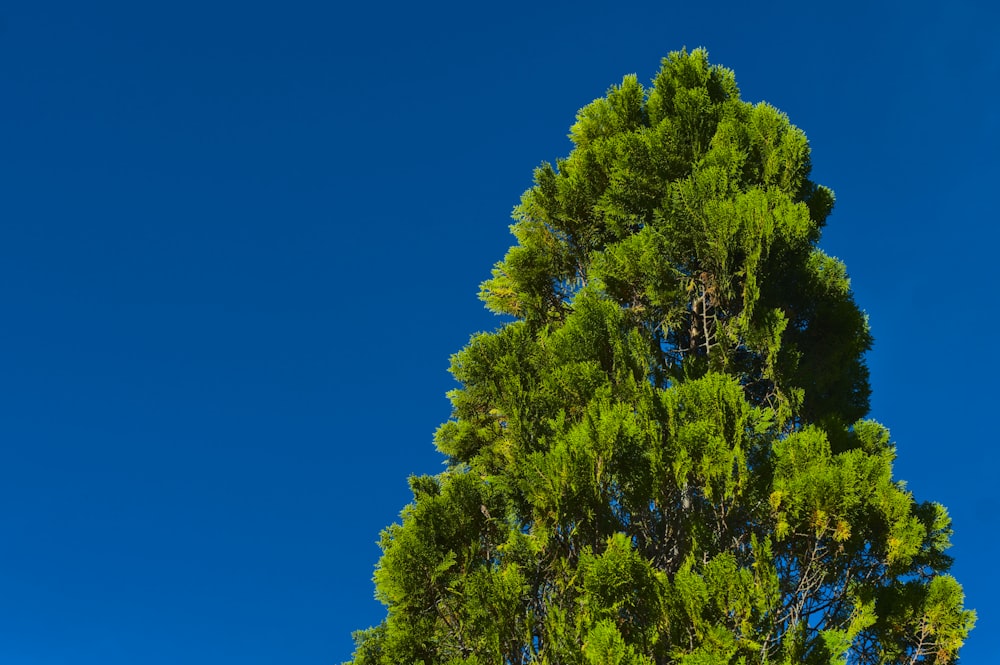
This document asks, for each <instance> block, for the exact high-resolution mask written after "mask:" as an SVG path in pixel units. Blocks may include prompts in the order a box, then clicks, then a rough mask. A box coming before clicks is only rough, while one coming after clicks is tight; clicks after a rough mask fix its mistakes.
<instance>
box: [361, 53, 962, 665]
mask: <svg viewBox="0 0 1000 665" xmlns="http://www.w3.org/2000/svg"><path fill="white" fill-rule="evenodd" d="M570 137H571V139H572V141H573V143H574V149H573V151H572V152H571V154H570V155H569V157H567V158H566V159H563V160H560V161H558V162H557V163H556V165H555V166H552V165H549V164H543V165H542V166H541V167H540V168H538V169H537V170H536V172H535V185H534V186H533V187H532V188H531V189H530V190H528V191H527V192H526V193H525V194H524V196H523V198H522V201H521V204H520V205H519V206H518V207H517V208H516V210H515V213H514V217H515V220H516V223H515V224H514V225H513V226H512V231H513V233H514V235H515V236H516V238H517V241H518V242H517V244H516V245H515V246H514V247H512V248H511V249H510V251H509V252H508V253H507V255H506V257H505V258H504V260H503V261H502V262H500V263H498V264H497V266H496V268H495V269H494V271H493V276H492V278H491V279H489V280H488V281H486V282H485V283H484V284H483V286H482V292H481V296H482V298H483V300H484V301H485V302H486V304H487V306H488V307H489V308H490V309H492V310H493V311H495V312H497V313H500V314H503V315H508V317H509V318H510V319H511V320H510V322H509V323H506V324H505V325H503V326H502V327H500V328H499V329H498V330H496V331H495V332H491V333H483V334H479V335H476V336H474V337H473V338H472V340H471V341H470V342H469V344H468V346H467V347H466V348H465V349H463V350H462V351H460V352H459V353H457V354H456V355H455V356H454V357H453V359H452V368H451V371H452V373H453V374H454V376H455V377H456V378H457V379H458V381H459V382H460V383H461V386H462V387H461V388H460V389H458V390H455V391H453V392H452V393H451V394H450V398H451V401H452V404H453V407H454V411H453V418H452V420H450V421H449V422H447V423H445V424H444V425H442V426H441V428H440V429H439V430H438V432H437V434H436V443H437V446H438V448H439V449H440V450H441V452H442V453H444V454H445V455H447V457H448V469H447V470H446V471H445V472H444V473H442V474H440V475H438V476H434V477H429V476H421V477H413V478H411V479H410V486H411V488H412V490H413V494H414V501H413V503H411V504H410V505H409V506H407V507H406V508H405V509H404V510H403V513H402V520H401V523H400V524H394V525H392V526H390V527H389V528H387V529H386V530H385V531H384V532H383V534H382V539H381V545H382V550H383V556H382V558H381V561H380V562H379V565H378V568H377V570H376V572H375V584H376V595H377V597H378V598H379V599H380V600H381V601H382V602H383V603H384V604H385V605H386V606H387V608H388V614H387V617H386V618H385V620H384V621H383V622H382V623H381V624H380V625H379V626H377V627H374V628H371V629H368V630H363V631H359V632H358V633H356V634H355V640H356V644H357V650H356V652H355V654H354V661H353V662H354V663H356V664H357V665H374V664H376V663H384V664H390V663H391V664H393V665H395V664H400V663H402V664H410V663H423V664H424V665H437V664H446V663H448V664H458V663H465V664H468V665H472V664H478V665H487V664H490V665H494V664H495V665H501V664H521V663H547V664H551V665H556V664H559V665H571V664H572V665H585V664H586V665H619V664H620V665H625V664H629V665H639V664H652V663H657V664H667V663H677V664H683V665H715V664H723V663H725V664H737V663H739V664H742V665H750V664H757V663H852V664H854V663H945V662H951V661H953V660H954V659H955V658H956V657H957V653H958V649H959V647H960V646H961V644H962V642H963V641H964V640H965V638H966V636H967V634H968V632H969V630H970V629H971V627H972V625H973V622H974V618H975V615H974V613H973V612H971V611H969V610H966V609H964V608H963V595H962V589H961V587H960V586H959V584H958V583H957V582H956V581H955V580H954V579H953V578H952V577H950V576H949V575H947V574H946V572H947V570H948V568H949V566H950V564H951V560H950V558H949V557H948V556H947V555H946V554H945V553H944V552H945V550H946V549H947V547H948V545H949V543H948V539H949V535H950V533H951V529H950V521H949V518H948V515H947V513H946V512H945V509H944V508H943V507H942V506H941V505H939V504H936V503H917V502H915V501H914V498H913V497H912V495H911V494H910V493H909V492H908V491H906V490H905V489H904V486H903V484H902V483H900V482H898V481H895V480H893V477H892V463H893V460H894V457H895V454H896V453H895V448H894V447H893V445H892V444H891V443H890V438H889V433H888V431H887V430H886V429H885V428H884V427H882V426H881V425H879V424H877V423H875V422H872V421H869V420H861V418H863V417H864V416H865V414H866V413H867V411H868V399H869V386H868V372H867V370H866V367H865V364H864V353H865V352H866V351H867V350H868V348H869V347H870V344H871V336H870V334H869V331H868V326H867V322H866V318H865V315H864V314H863V313H862V312H861V311H860V310H859V309H858V307H857V306H856V305H855V303H854V301H853V298H852V295H851V291H850V287H849V282H848V278H847V274H846V271H845V268H844V265H843V264H842V263H841V262H840V261H838V260H837V259H835V258H832V257H830V256H827V255H826V254H824V253H823V252H822V251H820V250H819V249H818V248H817V246H816V244H817V241H818V240H819V237H820V232H821V230H822V228H823V226H824V224H825V223H826V219H827V216H828V215H829V213H830V211H831V209H832V207H833V194H832V192H831V191H830V190H829V189H827V188H825V187H822V186H820V185H817V184H815V183H813V182H812V181H811V180H810V179H809V175H810V157H809V145H808V143H807V141H806V137H805V135H804V134H803V133H802V132H801V131H800V130H799V129H797V128H796V127H794V126H793V125H791V124H790V123H789V121H788V119H787V117H786V116H784V115H783V114H782V113H780V112H779V111H777V110H776V109H775V108H773V107H771V106H769V105H767V104H757V105H751V104H749V103H746V102H743V101H741V100H740V98H739V91H738V89H737V86H736V83H735V80H734V77H733V74H732V72H731V71H729V70H727V69H723V68H721V67H718V66H713V65H710V64H709V62H708V59H707V55H706V53H705V52H704V51H702V50H696V51H694V52H692V53H686V52H679V53H672V54H671V55H670V56H669V57H667V58H666V59H664V61H663V64H662V68H661V70H660V72H659V73H658V74H657V76H656V77H655V79H654V80H653V82H652V87H650V88H648V89H644V88H643V87H642V86H641V85H640V84H639V83H638V82H637V80H636V78H635V77H634V76H628V77H625V79H624V80H623V81H622V83H621V85H619V86H614V87H612V88H611V89H610V90H609V91H608V93H607V95H606V97H604V98H601V99H598V100H596V101H594V102H593V103H591V104H589V105H588V106H586V107H585V108H583V109H582V110H581V111H580V112H579V113H578V115H577V118H576V123H575V124H574V125H573V127H572V129H571V133H570Z"/></svg>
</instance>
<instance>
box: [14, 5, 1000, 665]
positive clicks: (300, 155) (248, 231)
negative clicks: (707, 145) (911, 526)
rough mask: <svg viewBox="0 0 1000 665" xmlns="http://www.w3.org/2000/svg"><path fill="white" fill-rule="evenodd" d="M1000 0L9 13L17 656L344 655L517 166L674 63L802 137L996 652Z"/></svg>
mask: <svg viewBox="0 0 1000 665" xmlns="http://www.w3.org/2000/svg"><path fill="white" fill-rule="evenodd" d="M991 5H992V3H988V2H985V1H983V2H979V3H969V2H961V1H951V2H948V3H942V2H933V3H929V2H895V3H887V2H838V3H802V2H794V3H793V2H772V3H742V2H740V3H737V2H721V3H713V4H711V5H710V6H709V5H702V4H698V3H691V2H688V3H667V2H656V3H653V2H649V3H635V2H618V3H608V2H604V3H588V2H572V3H571V2H562V1H560V2H534V3H533V2H523V1H521V0H514V1H511V2H505V3H472V2H461V3H458V2H448V3H433V2H432V3H403V2H396V1H389V2H382V3H371V4H368V5H364V6H361V5H358V4H350V5H345V4H343V3H334V2H325V3H320V2H315V3H300V2H283V3H276V2H275V3H261V2H252V1H250V2H240V3H222V2H198V3H194V2H187V1H184V0H180V1H173V2H170V3H155V2H139V3H137V2H120V3H111V2H101V1H96V2H87V3H77V2H62V3H60V2H46V1H44V0H41V1H35V2H18V1H11V2H5V3H3V4H2V5H0V663H4V664H7V663H10V664H12V665H55V664H60V665H61V664H72V665H77V664H80V665H89V664H91V663H93V664H97V663H100V664H101V665H134V664H137V663H138V664H142V665H157V664H161V663H162V664H168V663H169V664H176V663H187V664H194V665H200V664H202V663H206V664H207V663H212V664H213V665H217V664H218V663H230V662H231V663H241V664H242V665H256V664H270V663H282V664H286V663H296V664H301V665H306V664H312V663H317V664H318V663H324V664H334V663H339V662H341V661H343V660H346V659H348V658H349V657H350V655H351V651H352V648H353V647H352V642H351V639H350V633H351V631H353V630H355V629H358V628H364V627H367V626H369V625H372V624H375V623H377V622H378V621H379V620H380V619H381V618H382V616H383V615H384V612H383V609H382V607H381V606H380V605H379V604H378V603H377V602H376V601H375V600H374V599H373V596H372V592H373V586H372V583H371V575H372V570H373V567H374V565H375V562H376V560H377V558H378V554H379V552H378V548H377V546H376V544H375V543H376V539H377V537H378V533H379V531H380V530H381V529H382V528H383V527H384V526H386V525H387V524H389V523H390V522H392V521H394V520H395V519H396V518H397V517H398V514H399V511H400V509H401V508H402V507H403V505H404V504H405V503H406V502H407V501H408V500H409V498H410V495H409V492H408V490H407V487H406V477H407V476H408V475H409V474H414V473H436V472H438V471H440V470H442V457H441V456H440V455H439V454H438V453H437V452H436V451H435V450H434V448H433V445H432V440H431V438H432V434H433V431H434V430H435V428H436V427H437V426H438V425H439V424H440V423H441V422H443V421H444V420H446V419H447V418H448V416H449V404H448V402H447V400H446V399H445V396H444V394H445V392H446V391H447V390H449V389H451V388H452V387H454V386H455V384H454V383H453V381H452V379H451V377H450V376H449V375H448V374H447V371H446V369H447V366H448V358H449V356H450V354H452V353H453V352H455V351H457V350H458V349H460V348H461V347H462V346H463V345H464V344H465V343H466V342H467V341H468V339H469V336H470V335H471V334H472V333H474V332H476V331H479V330H489V329H493V328H494V327H495V326H497V325H498V323H499V321H498V320H497V319H495V318H493V317H492V316H491V315H490V314H489V313H488V312H486V311H485V310H484V309H483V308H482V305H481V303H480V302H479V301H478V300H477V298H476V293H477V291H478V284H479V282H480V281H482V280H483V279H485V278H486V277H488V276H489V270H490V268H491V266H492V264H493V263H494V262H495V261H497V260H499V259H500V258H501V257H502V256H503V254H504V252H505V251H506V249H507V247H508V246H509V245H510V244H511V242H512V237H511V236H510V235H509V233H508V225H509V223H510V218H509V214H510V210H511V208H512V207H513V206H514V205H515V204H516V203H517V201H518V198H519V196H520V194H521V192H522V191H523V190H524V189H526V188H527V187H528V186H530V184H531V173H532V169H533V168H534V167H535V166H536V165H537V164H539V163H540V162H541V161H543V160H548V161H554V160H555V159H556V158H558V157H561V156H564V155H565V154H567V152H568V151H569V147H570V145H569V142H568V140H567V139H566V133H567V131H568V128H569V126H570V124H572V122H573V118H574V114H575V112H576V110H577V109H578V108H580V107H581V106H583V105H584V104H586V103H588V102H590V101H591V100H592V99H594V98H595V97H598V96H601V95H602V94H603V93H604V92H605V90H606V89H607V88H608V86H609V85H611V84H613V83H617V82H620V80H621V77H622V76H623V75H624V74H628V73H636V74H638V76H639V79H640V81H643V82H648V81H649V80H650V79H651V78H652V77H653V75H654V74H655V72H656V70H657V68H658V66H659V61H660V59H661V58H662V57H663V56H665V55H666V54H667V53H668V52H669V51H672V50H677V49H680V48H681V47H684V46H687V47H688V48H689V49H690V48H694V47H698V46H705V47H707V48H708V50H709V53H710V57H711V59H712V61H713V62H714V63H718V64H723V65H725V66H727V67H730V68H732V69H733V70H735V72H736V77H737V81H738V82H739V85H740V87H741V90H742V94H743V98H744V99H746V100H749V101H753V102H757V101H761V100H766V101H768V102H770V103H772V104H774V105H775V106H777V107H778V108H780V109H781V110H783V111H784V112H786V113H787V114H788V115H789V116H790V118H791V120H792V122H793V123H794V124H796V125H798V126H799V127H801V128H802V129H804V130H805V132H806V134H807V135H808V136H809V138H810V140H811V143H812V147H813V161H814V172H813V173H814V179H815V180H816V181H818V182H820V183H822V184H825V185H827V186H829V187H831V188H833V189H834V191H835V192H836V194H837V208H836V210H835V212H834V215H833V216H832V217H831V218H830V220H829V226H828V228H827V232H826V234H825V236H824V239H823V241H822V242H821V246H822V247H823V248H824V249H826V250H827V251H828V252H829V253H831V254H833V255H835V256H838V257H840V258H841V259H843V260H844V261H845V262H846V264H847V266H848V269H849V270H850V273H851V275H852V277H853V285H854V290H855V294H856V298H857V300H858V302H859V303H860V305H861V307H862V308H864V309H865V310H867V311H868V313H869V315H870V319H871V324H872V328H873V331H874V335H875V338H876V343H875V347H874V350H873V351H872V352H871V353H870V355H869V363H870V366H871V369H872V384H873V388H874V399H873V413H872V415H873V416H874V417H875V418H877V419H878V420H880V421H881V422H883V423H884V424H886V425H888V426H889V427H890V428H891V430H892V432H893V436H894V439H895V440H896V442H897V443H898V448H899V460H898V462H897V466H896V475H897V477H899V478H903V479H905V480H907V481H908V483H909V485H908V486H909V488H910V489H911V490H912V491H913V492H914V493H915V495H916V496H917V498H918V499H921V500H925V499H929V500H937V501H941V502H943V503H944V504H946V505H947V506H948V507H949V508H950V510H951V513H952V515H953V517H954V526H955V530H956V533H955V537H954V544H955V546H954V548H953V550H952V554H953V555H954V556H955V557H956V564H955V567H954V573H955V575H956V576H957V577H958V578H959V580H960V581H961V582H962V583H963V584H964V585H965V589H966V593H967V604H968V605H969V606H970V607H973V608H975V609H977V610H978V612H979V627H978V629H977V630H976V631H975V632H974V633H973V635H972V637H971V639H970V641H969V643H968V645H967V647H966V649H965V650H964V652H963V658H962V662H963V663H964V664H965V665H972V664H984V665H993V664H994V663H997V662H1000V642H998V641H997V640H996V639H995V636H996V635H997V634H1000V573H998V571H997V564H996V559H995V557H996V552H997V551H998V547H1000V536H998V533H1000V519H998V515H1000V501H998V498H997V494H996V492H997V487H998V483H997V481H996V478H997V468H998V464H1000V453H998V437H997V433H996V428H995V426H994V422H995V420H996V417H997V412H998V409H997V408H996V406H995V404H996V402H997V377H998V375H1000V361H998V350H997V346H998V341H1000V339H998V333H997V329H998V323H1000V315H998V306H1000V298H998V295H997V293H998V287H1000V278H998V273H997V270H998V263H1000V261H998V258H997V241H998V235H1000V232H998V222H1000V215H998V213H997V197H998V181H1000V167H998V159H997V156H998V154H1000V115H998V111H997V108H998V102H1000V86H998V82H1000V46H998V44H1000V27H998V26H1000V16H998V15H997V14H996V13H995V12H996V10H994V9H993V8H992V7H991Z"/></svg>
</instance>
